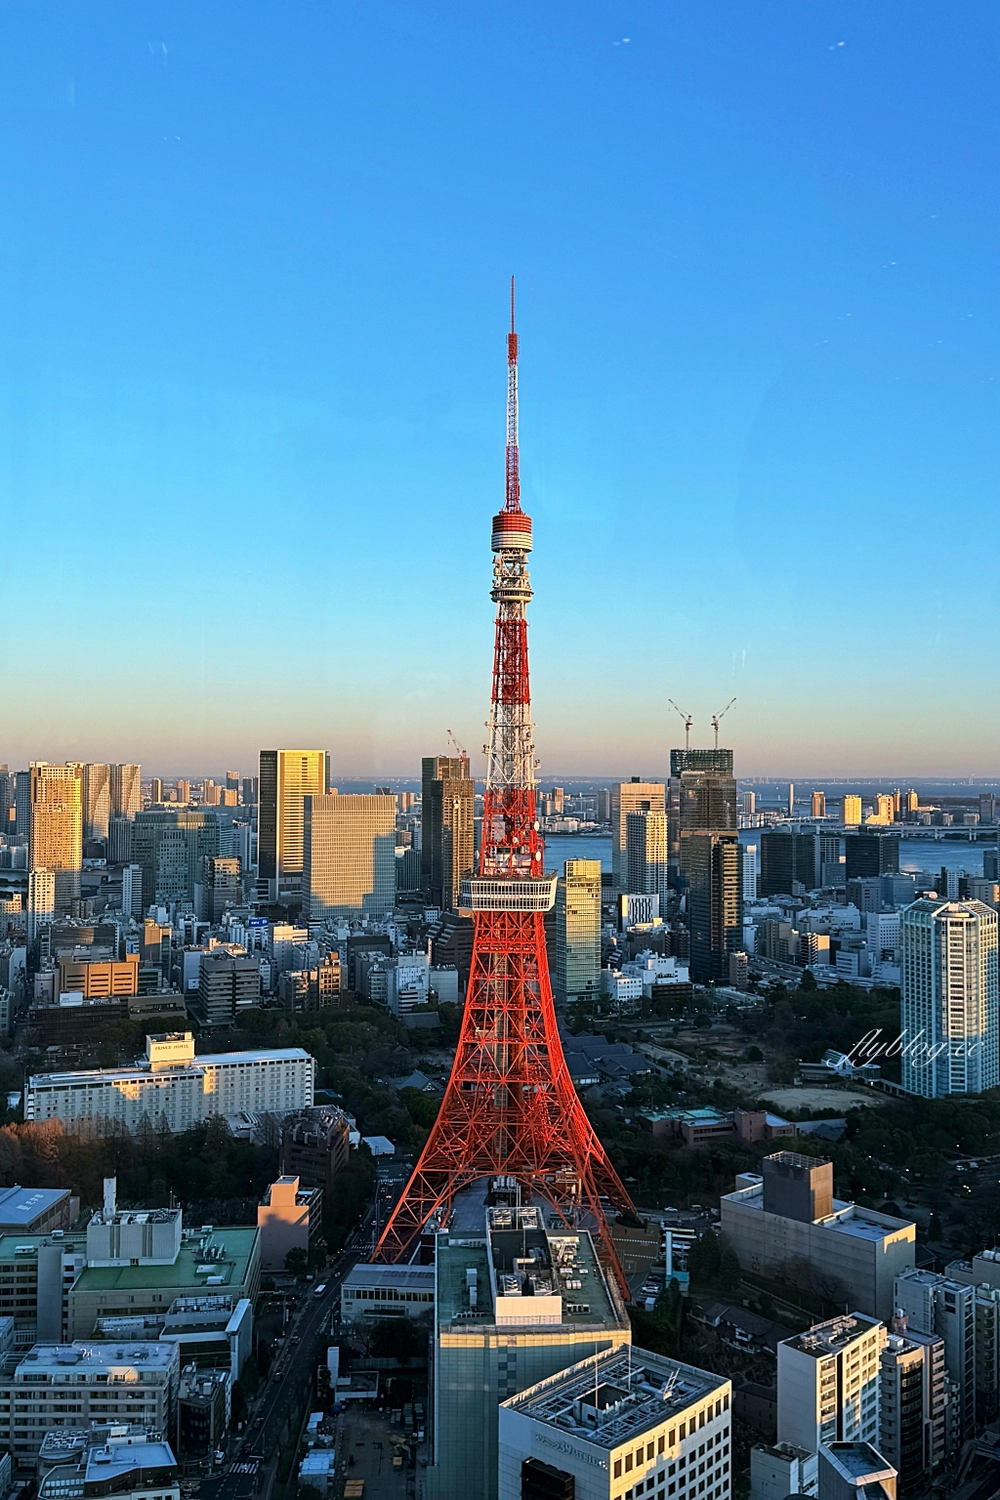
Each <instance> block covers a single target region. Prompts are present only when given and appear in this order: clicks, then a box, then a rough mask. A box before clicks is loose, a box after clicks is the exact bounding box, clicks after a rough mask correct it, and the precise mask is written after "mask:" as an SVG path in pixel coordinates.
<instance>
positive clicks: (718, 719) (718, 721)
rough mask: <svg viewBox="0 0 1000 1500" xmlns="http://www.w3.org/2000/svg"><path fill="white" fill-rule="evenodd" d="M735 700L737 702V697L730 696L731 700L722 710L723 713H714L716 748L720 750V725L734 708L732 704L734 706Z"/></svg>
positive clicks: (713, 725) (713, 724)
mask: <svg viewBox="0 0 1000 1500" xmlns="http://www.w3.org/2000/svg"><path fill="white" fill-rule="evenodd" d="M735 702H736V699H735V698H730V700H729V702H728V703H727V704H726V706H725V708H724V709H723V710H722V712H721V714H713V715H712V728H713V729H714V730H715V748H716V750H718V748H719V725H720V724H721V723H722V720H723V719H724V718H725V716H726V714H727V713H728V712H729V710H730V709H731V708H732V706H733V704H734V703H735Z"/></svg>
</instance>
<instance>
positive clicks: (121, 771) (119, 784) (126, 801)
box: [110, 765, 142, 818]
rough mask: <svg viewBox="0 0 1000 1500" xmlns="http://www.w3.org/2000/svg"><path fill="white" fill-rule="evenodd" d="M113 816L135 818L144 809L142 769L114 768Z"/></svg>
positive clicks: (135, 767) (134, 767) (130, 767)
mask: <svg viewBox="0 0 1000 1500" xmlns="http://www.w3.org/2000/svg"><path fill="white" fill-rule="evenodd" d="M110 769H111V816H112V817H113V818H134V817H135V815H136V813H137V812H140V811H141V809H142V767H141V766H127V765H122V766H112V767H111V768H110Z"/></svg>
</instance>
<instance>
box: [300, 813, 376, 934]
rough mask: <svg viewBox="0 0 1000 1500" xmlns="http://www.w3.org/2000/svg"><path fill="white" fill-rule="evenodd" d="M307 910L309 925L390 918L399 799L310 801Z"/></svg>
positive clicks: (305, 878)
mask: <svg viewBox="0 0 1000 1500" xmlns="http://www.w3.org/2000/svg"><path fill="white" fill-rule="evenodd" d="M304 842H305V854H304V865H305V868H304V873H303V880H302V895H303V904H304V906H305V908H306V909H307V910H308V913H309V920H310V922H323V921H325V920H326V919H327V918H329V917H356V916H371V917H385V916H388V915H389V914H390V912H391V911H392V908H393V903H394V901H395V898H396V799H395V797H393V796H391V795H386V794H384V793H380V794H376V795H367V794H358V795H351V796H343V797H342V796H340V795H339V793H337V792H331V793H329V795H327V796H314V797H306V799H305V841H304Z"/></svg>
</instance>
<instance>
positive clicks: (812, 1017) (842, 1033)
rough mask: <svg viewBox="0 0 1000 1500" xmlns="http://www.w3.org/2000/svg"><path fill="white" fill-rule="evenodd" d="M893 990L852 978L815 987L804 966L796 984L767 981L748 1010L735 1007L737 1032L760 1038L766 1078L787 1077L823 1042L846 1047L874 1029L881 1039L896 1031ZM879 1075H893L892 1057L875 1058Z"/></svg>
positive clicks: (753, 1040)
mask: <svg viewBox="0 0 1000 1500" xmlns="http://www.w3.org/2000/svg"><path fill="white" fill-rule="evenodd" d="M899 1005H900V997H899V990H898V989H895V988H892V987H880V986H876V987H875V988H874V989H871V990H864V989H860V988H858V986H857V985H853V984H846V983H844V984H835V985H830V986H824V988H823V989H820V988H819V986H818V985H817V983H816V980H815V978H814V977H813V975H812V974H811V973H809V971H808V970H805V971H803V975H802V980H801V982H800V984H799V986H798V988H797V989H794V990H789V989H788V987H787V986H786V985H784V984H775V985H772V986H771V987H770V988H769V989H768V990H767V992H766V994H765V995H764V996H762V1003H761V1004H760V1005H759V1006H757V1007H755V1008H754V1009H753V1010H750V1011H744V1012H738V1013H736V1014H737V1015H738V1017H739V1025H740V1028H741V1030H742V1032H743V1035H744V1036H745V1037H746V1038H747V1040H748V1041H749V1042H750V1043H751V1044H752V1043H758V1042H759V1043H760V1044H761V1045H762V1046H763V1047H764V1049H765V1050H766V1052H767V1055H768V1057H769V1058H770V1059H771V1073H772V1081H773V1082H780V1083H791V1082H792V1079H793V1078H794V1076H795V1065H796V1062H797V1061H798V1060H799V1059H800V1058H802V1059H804V1060H806V1061H810V1062H816V1061H818V1060H819V1058H820V1057H822V1055H823V1053H824V1052H825V1051H826V1050H827V1048H828V1047H835V1048H836V1049H837V1051H838V1052H850V1051H851V1049H852V1048H853V1047H856V1046H857V1045H858V1043H859V1042H861V1040H862V1038H863V1037H865V1036H867V1035H868V1034H869V1033H870V1032H875V1031H880V1032H881V1033H882V1035H881V1038H880V1039H881V1040H882V1041H883V1042H886V1043H888V1042H891V1041H893V1040H894V1039H895V1038H896V1037H897V1036H898V1035H899V1025H900V1021H899ZM875 1061H877V1062H878V1063H879V1065H880V1066H881V1068H882V1074H883V1077H885V1078H891V1079H894V1080H895V1081H897V1082H898V1080H899V1059H898V1057H884V1056H880V1057H878V1058H876V1059H875Z"/></svg>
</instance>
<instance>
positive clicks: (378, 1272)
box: [341, 1261, 434, 1292]
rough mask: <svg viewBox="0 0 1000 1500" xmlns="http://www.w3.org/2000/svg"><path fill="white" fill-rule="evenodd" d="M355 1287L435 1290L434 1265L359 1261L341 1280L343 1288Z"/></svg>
mask: <svg viewBox="0 0 1000 1500" xmlns="http://www.w3.org/2000/svg"><path fill="white" fill-rule="evenodd" d="M355 1287H365V1288H371V1287H393V1288H394V1289H395V1290H396V1291H398V1292H429V1291H433V1290H434V1267H433V1266H377V1265H373V1264H372V1263H371V1262H369V1261H359V1262H358V1264H357V1265H354V1266H352V1267H351V1269H350V1270H349V1271H348V1273H347V1275H346V1276H345V1277H344V1279H343V1281H342V1282H341V1289H342V1290H352V1289H353V1288H355Z"/></svg>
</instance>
